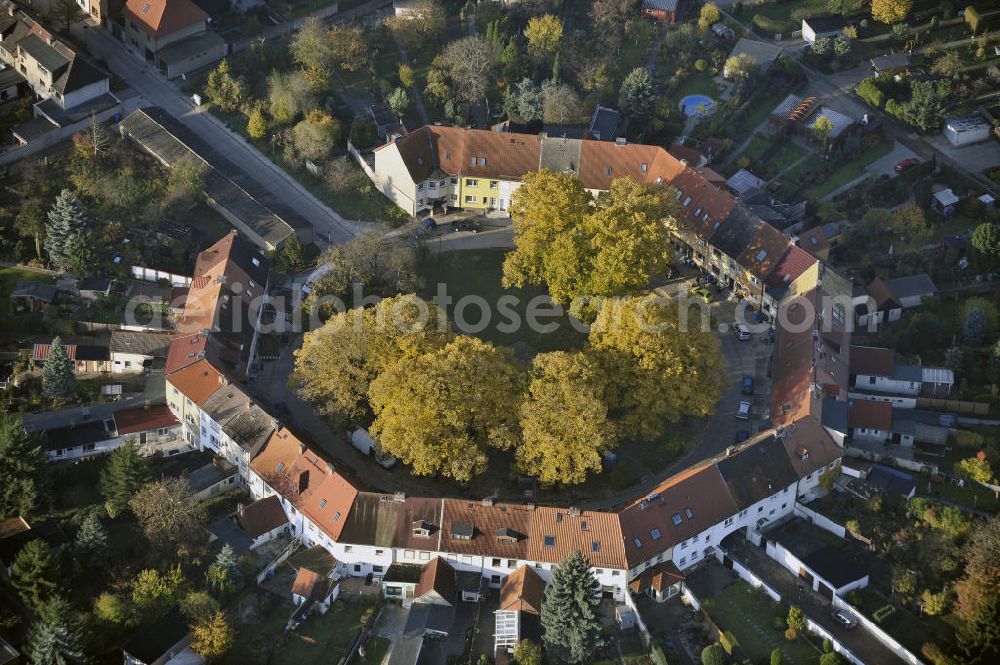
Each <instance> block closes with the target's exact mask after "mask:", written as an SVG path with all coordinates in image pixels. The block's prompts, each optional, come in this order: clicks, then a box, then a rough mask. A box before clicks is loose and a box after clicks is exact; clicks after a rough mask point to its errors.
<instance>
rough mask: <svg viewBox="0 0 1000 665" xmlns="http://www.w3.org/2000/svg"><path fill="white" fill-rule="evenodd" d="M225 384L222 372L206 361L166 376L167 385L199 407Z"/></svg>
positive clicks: (199, 361)
mask: <svg viewBox="0 0 1000 665" xmlns="http://www.w3.org/2000/svg"><path fill="white" fill-rule="evenodd" d="M224 382H225V377H223V375H222V372H220V371H219V370H217V369H215V368H214V367H212V365H211V363H209V362H208V361H207V360H204V359H202V360H198V361H197V362H195V363H192V364H191V365H188V366H187V367H185V368H184V369H182V370H178V371H176V372H174V373H172V374H169V375H168V376H167V383H169V384H170V385H172V386H173V387H174V388H177V390H179V391H180V392H181V394H182V395H184V396H185V397H187V398H188V399H190V400H191V401H192V402H194V403H195V404H197V405H198V406H201V405H202V404H204V403H205V400H207V399H208V398H209V397H210V396H211V395H212V393H214V392H215V391H216V390H218V389H219V386H220V385H222V384H223V383H224Z"/></svg>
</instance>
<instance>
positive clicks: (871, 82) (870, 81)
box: [858, 76, 885, 109]
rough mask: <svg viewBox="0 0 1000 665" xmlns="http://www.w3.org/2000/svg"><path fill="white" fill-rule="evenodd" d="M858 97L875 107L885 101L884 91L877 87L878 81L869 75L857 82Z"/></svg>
mask: <svg viewBox="0 0 1000 665" xmlns="http://www.w3.org/2000/svg"><path fill="white" fill-rule="evenodd" d="M858 97H860V98H861V99H863V100H865V101H866V102H867V103H868V104H869V105H870V106H874V107H875V108H877V109H880V108H882V104H883V103H885V93H883V92H882V90H881V89H880V88H879V87H878V81H877V80H876V79H875V77H874V76H869V77H868V78H866V79H864V80H862V81H861V83H859V84H858Z"/></svg>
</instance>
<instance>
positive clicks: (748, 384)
mask: <svg viewBox="0 0 1000 665" xmlns="http://www.w3.org/2000/svg"><path fill="white" fill-rule="evenodd" d="M743 394H744V395H753V377H752V376H744V377H743Z"/></svg>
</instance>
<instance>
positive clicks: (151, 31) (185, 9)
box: [125, 0, 208, 38]
mask: <svg viewBox="0 0 1000 665" xmlns="http://www.w3.org/2000/svg"><path fill="white" fill-rule="evenodd" d="M125 13H126V14H127V15H128V16H129V17H130V18H131V19H132V21H133V22H134V23H135V24H136V25H137V26H138V27H139V28H140V29H141V30H142V31H143V32H145V33H147V34H148V35H149V36H150V37H153V38H158V37H163V36H164V35H169V34H171V33H173V32H176V31H178V30H181V29H183V28H186V27H188V26H189V25H192V24H194V23H203V22H204V21H205V20H206V19H207V18H208V14H206V13H205V11H204V10H203V9H201V7H199V6H198V5H196V4H194V3H193V2H191V0H127V2H126V3H125Z"/></svg>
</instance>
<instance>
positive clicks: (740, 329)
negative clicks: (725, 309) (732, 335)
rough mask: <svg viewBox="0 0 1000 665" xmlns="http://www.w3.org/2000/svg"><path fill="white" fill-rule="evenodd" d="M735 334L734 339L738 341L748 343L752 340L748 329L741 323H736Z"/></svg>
mask: <svg viewBox="0 0 1000 665" xmlns="http://www.w3.org/2000/svg"><path fill="white" fill-rule="evenodd" d="M735 332H736V339H738V340H740V341H741V342H746V341H749V340H750V339H751V338H752V335H751V334H750V329H749V328H747V327H746V326H745V325H743V324H742V323H738V324H737V325H736V328H735Z"/></svg>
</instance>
